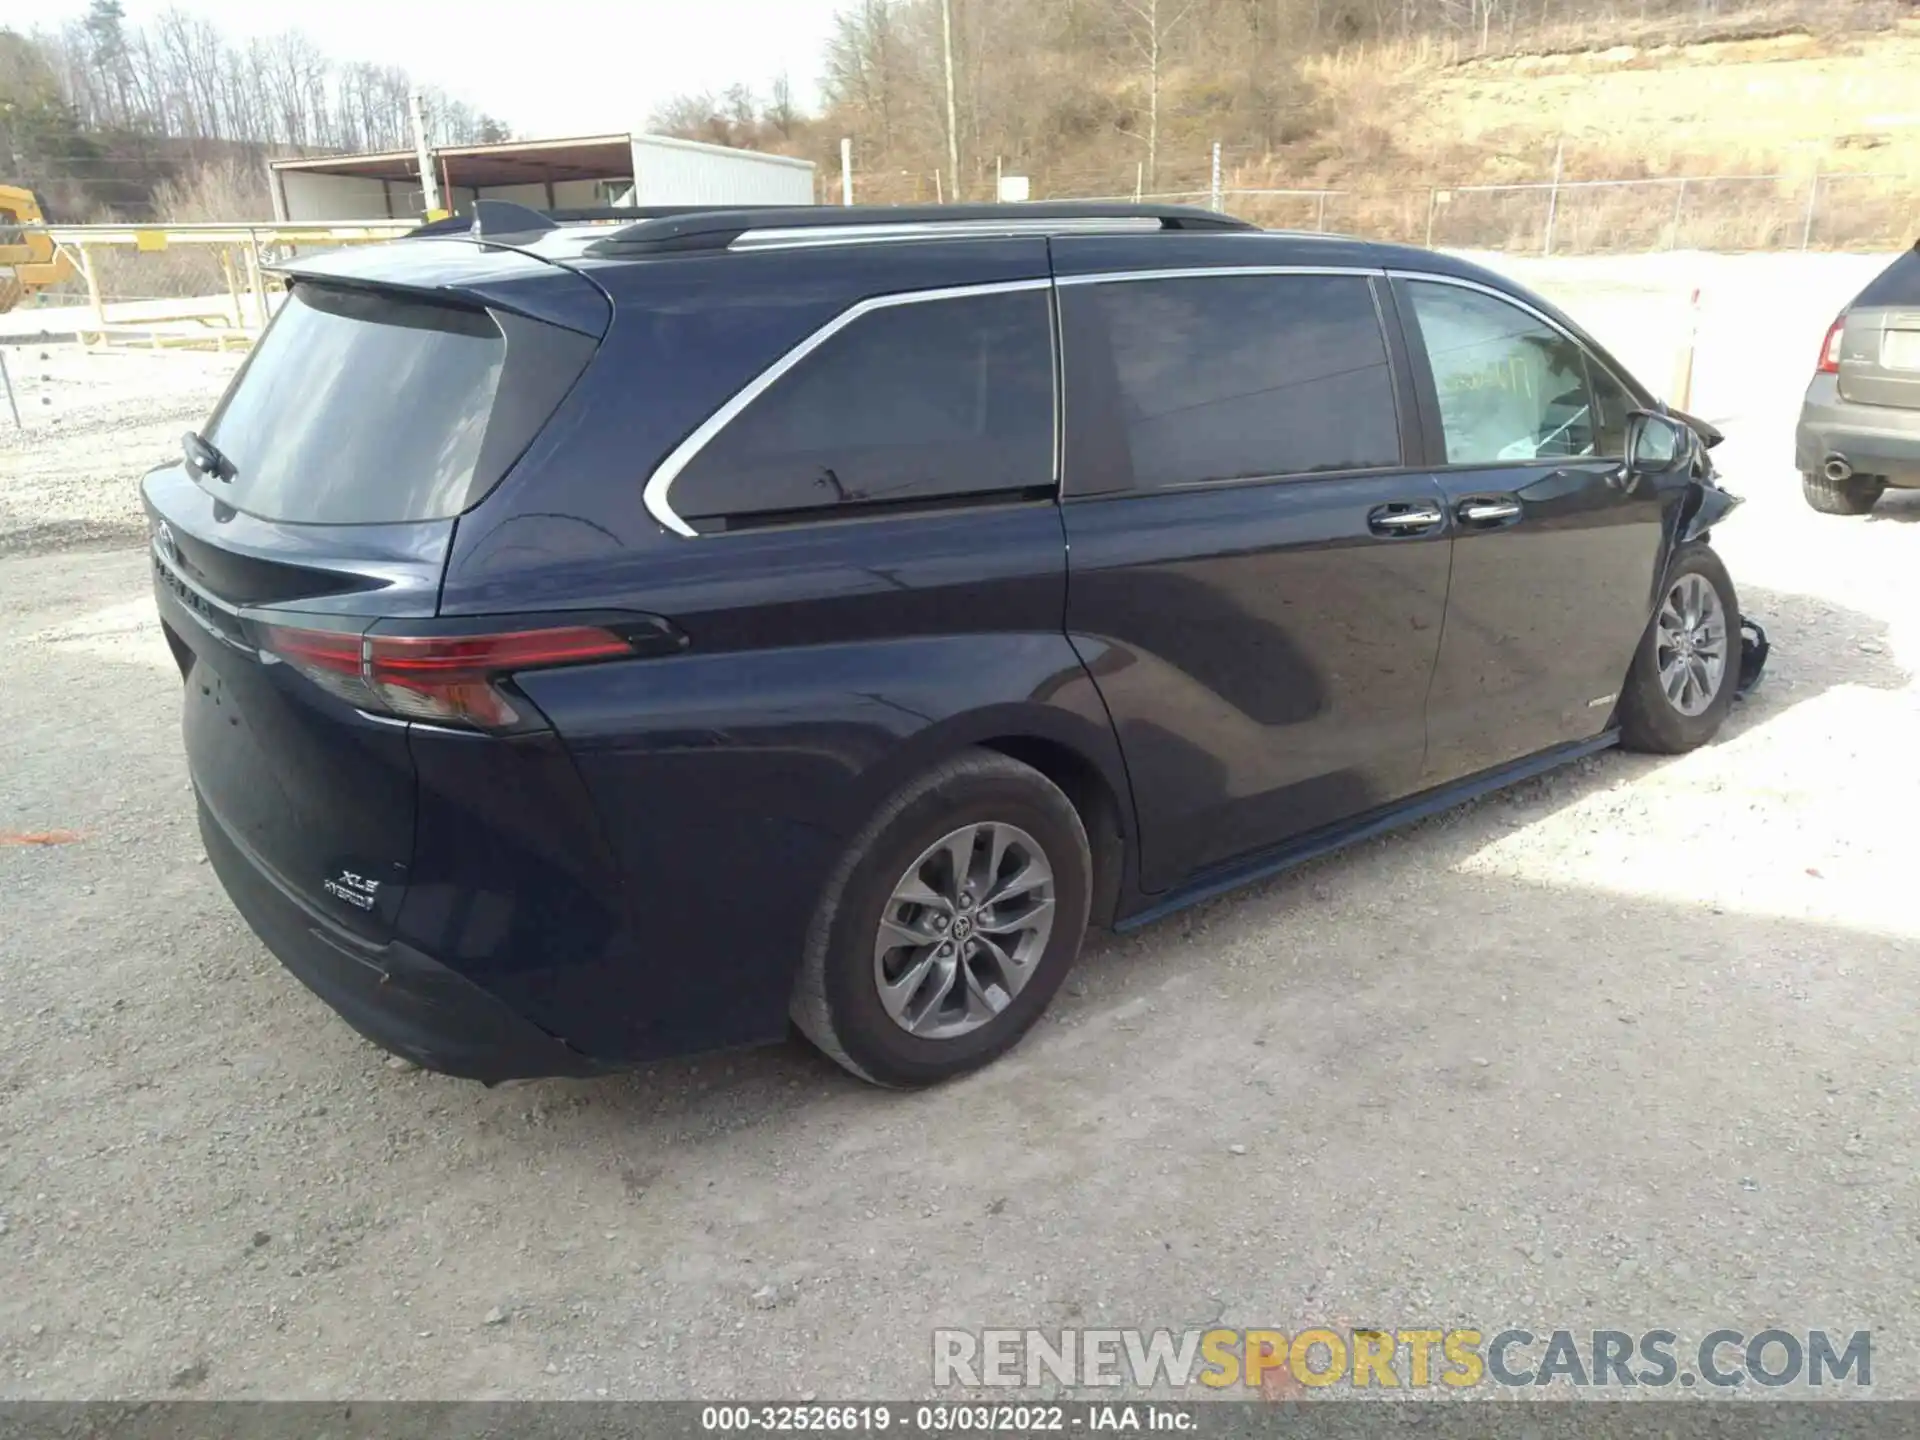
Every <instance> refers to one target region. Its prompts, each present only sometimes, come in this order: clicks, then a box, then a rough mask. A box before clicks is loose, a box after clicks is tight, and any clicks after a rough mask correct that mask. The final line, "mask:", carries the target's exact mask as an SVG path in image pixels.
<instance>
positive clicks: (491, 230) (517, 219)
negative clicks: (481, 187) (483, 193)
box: [472, 199, 560, 240]
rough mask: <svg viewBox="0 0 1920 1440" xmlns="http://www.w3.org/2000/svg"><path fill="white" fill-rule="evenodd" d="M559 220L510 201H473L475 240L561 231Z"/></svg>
mask: <svg viewBox="0 0 1920 1440" xmlns="http://www.w3.org/2000/svg"><path fill="white" fill-rule="evenodd" d="M559 228H560V222H559V221H557V220H555V219H554V218H553V217H552V216H551V215H544V214H542V213H541V212H540V211H538V210H533V209H530V208H528V207H527V206H525V205H516V204H514V203H513V202H512V201H511V200H479V199H476V200H475V201H474V202H473V229H472V234H473V238H474V239H476V240H498V239H501V238H503V237H504V236H508V235H538V234H540V233H541V232H542V231H546V230H558V229H559Z"/></svg>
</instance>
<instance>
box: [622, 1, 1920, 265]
mask: <svg viewBox="0 0 1920 1440" xmlns="http://www.w3.org/2000/svg"><path fill="white" fill-rule="evenodd" d="M949 3H950V6H951V13H952V16H953V35H954V39H953V80H954V98H953V107H952V111H951V116H952V120H951V125H950V124H949V118H948V115H949V112H948V110H947V108H946V104H945V85H944V81H945V77H946V65H945V58H946V47H945V45H944V43H943V35H942V27H941V24H940V19H941V6H940V3H939V0H850V3H848V4H847V5H846V6H845V8H844V9H843V10H842V12H841V13H840V15H839V17H838V20H837V22H836V29H835V33H834V36H833V39H832V41H831V43H830V45H829V48H828V52H827V56H826V74H825V78H824V80H823V91H824V94H825V98H826V105H825V108H824V113H822V114H820V115H818V116H816V117H801V118H800V119H799V120H798V122H797V124H796V123H793V121H792V117H791V116H789V117H788V123H785V124H782V125H781V126H780V127H779V128H778V131H777V132H776V131H775V129H774V127H773V126H772V125H770V124H769V123H768V122H767V120H766V118H765V116H764V115H762V117H761V118H760V119H758V120H756V119H755V118H754V117H755V114H756V112H755V109H754V102H753V97H752V95H751V92H749V91H747V90H745V89H744V88H741V87H736V89H735V90H734V91H732V92H730V93H729V95H728V96H726V97H722V98H721V99H720V100H714V99H713V98H712V97H702V96H690V97H682V98H681V99H680V100H679V101H676V102H675V103H674V104H673V105H672V106H670V107H668V108H667V109H666V110H665V111H663V112H662V115H661V116H660V117H659V118H660V119H661V120H662V121H664V122H665V123H666V124H667V126H668V128H670V129H674V130H678V131H680V133H688V134H695V135H698V136H700V137H701V138H707V139H717V140H725V141H731V142H732V143H749V144H760V145H766V146H768V147H769V148H779V149H785V150H789V151H791V152H794V153H802V154H806V155H808V156H810V157H811V158H813V159H814V160H815V161H816V162H817V163H818V164H819V165H820V166H821V169H822V171H823V173H825V174H826V175H828V176H829V177H831V176H833V175H835V174H837V172H838V168H839V156H838V146H839V139H840V137H841V136H843V135H844V136H851V137H852V139H853V143H854V156H855V173H856V181H857V185H856V189H857V193H858V194H859V196H860V198H862V199H867V200H882V201H916V200H917V201H928V200H933V199H935V198H936V197H941V198H948V199H951V198H955V197H956V196H957V197H960V198H966V199H986V198H990V197H991V196H992V195H993V193H994V177H995V175H996V173H999V172H1001V171H1004V172H1006V173H1012V174H1023V175H1026V176H1028V177H1029V178H1030V181H1031V186H1032V189H1031V193H1032V195H1033V196H1034V197H1035V198H1061V197H1076V196H1079V197H1093V196H1116V197H1117V196H1130V195H1132V194H1134V193H1135V192H1136V189H1138V190H1139V191H1142V192H1144V193H1146V194H1148V195H1162V196H1166V197H1168V198H1177V199H1189V200H1191V199H1204V198H1206V197H1207V196H1208V194H1209V191H1210V188H1211V178H1212V177H1211V172H1212V163H1213V146H1214V143H1215V142H1216V141H1217V142H1219V143H1220V145H1221V147H1222V158H1223V175H1222V179H1223V181H1224V183H1225V187H1226V189H1227V191H1228V194H1227V196H1226V202H1227V204H1228V207H1229V208H1231V209H1234V210H1236V211H1239V212H1241V213H1246V214H1249V215H1251V216H1253V217H1254V218H1258V219H1262V220H1265V221H1267V222H1269V223H1280V224H1295V225H1316V224H1322V223H1324V224H1326V225H1327V226H1328V227H1329V228H1340V229H1347V230H1355V231H1360V232H1362V233H1380V234H1393V235H1399V236H1404V237H1406V238H1413V239H1425V238H1427V236H1428V235H1429V234H1430V233H1431V234H1433V236H1434V238H1436V239H1437V240H1444V241H1450V242H1452V243H1461V244H1494V245H1511V246H1516V247H1520V248H1525V247H1526V246H1528V245H1530V244H1534V243H1537V242H1540V241H1543V240H1544V229H1545V202H1544V199H1543V198H1542V197H1538V196H1534V195H1531V194H1526V193H1520V194H1498V195H1494V194H1486V193H1482V192H1478V191H1474V190H1471V189H1463V188H1462V187H1473V186H1491V185H1517V184H1528V183H1539V182H1545V181H1547V180H1549V179H1550V178H1551V177H1552V176H1553V175H1554V173H1555V166H1556V157H1557V163H1558V165H1559V167H1560V171H1561V174H1562V176H1563V178H1564V179H1565V180H1567V181H1598V180H1616V179H1633V178H1658V179H1661V180H1666V181H1671V180H1675V179H1677V177H1682V176H1685V177H1691V178H1690V180H1689V184H1688V186H1687V188H1686V192H1685V194H1681V193H1680V191H1679V188H1678V186H1677V185H1670V186H1648V187H1642V188H1638V189H1635V190H1613V191H1598V190H1596V191H1591V192H1587V191H1581V190H1578V189H1576V190H1574V191H1570V192H1563V194H1562V197H1561V203H1560V207H1559V212H1558V213H1557V214H1556V222H1555V223H1556V229H1558V228H1559V227H1560V226H1567V227H1570V230H1569V231H1568V233H1569V234H1570V235H1573V236H1575V237H1576V238H1579V239H1581V240H1582V241H1583V242H1585V243H1592V244H1604V243H1606V242H1607V241H1608V240H1609V238H1613V239H1617V241H1618V242H1619V243H1621V244H1630V245H1634V246H1644V245H1649V244H1651V245H1663V244H1680V243H1689V244H1708V245H1727V246H1738V247H1749V246H1772V245H1777V244H1782V243H1794V244H1798V243H1799V242H1800V240H1801V239H1802V238H1803V237H1804V238H1808V239H1810V240H1811V241H1812V242H1813V243H1821V244H1842V245H1850V244H1862V245H1865V244H1882V243H1887V242H1888V241H1890V240H1891V239H1893V238H1896V237H1899V236H1903V235H1905V234H1907V233H1908V232H1910V231H1913V230H1916V229H1920V215H1917V214H1915V213H1914V203H1915V193H1916V188H1920V82H1917V81H1916V77H1920V4H1916V3H1915V0H1771V3H1770V0H1759V3H1754V4H1741V3H1738V0H1185V3H1182V0H1057V3H1055V4H1052V5H1049V6H1047V7H1045V8H1044V9H1042V8H1040V7H1034V6H1032V5H1030V4H1020V3H1016V0H949ZM950 136H951V142H952V143H951V147H950V144H949V139H950ZM1816 173H1817V174H1819V175H1821V176H1823V177H1834V176H1844V177H1846V178H1837V179H1836V178H1824V179H1822V180H1821V181H1820V183H1819V186H1818V192H1817V193H1814V186H1813V177H1814V176H1815V174H1816ZM1769 176H1784V177H1787V178H1786V179H1784V180H1782V181H1778V182H1776V181H1772V180H1768V179H1763V178H1760V177H1769ZM1715 177H1743V178H1739V179H1733V180H1729V179H1724V178H1715ZM1864 177H1872V178H1864ZM1260 190H1309V191H1318V190H1329V191H1336V192H1342V193H1339V194H1335V195H1330V196H1328V197H1326V198H1325V199H1324V200H1323V199H1322V198H1321V197H1320V196H1318V195H1308V196H1299V197H1286V196H1279V195H1260V194H1255V193H1248V192H1254V191H1260ZM1810 203H1811V213H1812V216H1813V224H1812V226H1811V227H1810V228H1809V226H1808V215H1809V205H1810Z"/></svg>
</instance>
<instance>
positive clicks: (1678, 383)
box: [1668, 286, 1700, 410]
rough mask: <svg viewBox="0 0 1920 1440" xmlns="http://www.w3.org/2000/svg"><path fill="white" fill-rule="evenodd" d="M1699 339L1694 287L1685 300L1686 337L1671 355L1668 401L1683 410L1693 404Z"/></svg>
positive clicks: (1698, 314) (1697, 308) (1696, 290)
mask: <svg viewBox="0 0 1920 1440" xmlns="http://www.w3.org/2000/svg"><path fill="white" fill-rule="evenodd" d="M1699 341H1700V290H1699V287H1698V286H1695V287H1694V291H1693V296H1692V298H1691V299H1689V300H1688V302H1687V337H1686V341H1685V343H1683V344H1682V345H1681V346H1680V349H1679V352H1678V353H1677V354H1676V355H1675V356H1674V357H1673V393H1672V394H1671V395H1670V396H1669V397H1668V403H1669V404H1670V405H1672V406H1674V407H1675V408H1676V409H1680V410H1684V409H1686V408H1687V407H1688V406H1689V405H1691V404H1693V352H1694V349H1695V347H1696V346H1697V345H1698V344H1699Z"/></svg>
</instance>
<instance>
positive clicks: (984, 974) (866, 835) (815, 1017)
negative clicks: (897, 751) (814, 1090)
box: [791, 750, 1093, 1088]
mask: <svg viewBox="0 0 1920 1440" xmlns="http://www.w3.org/2000/svg"><path fill="white" fill-rule="evenodd" d="M956 837H964V838H960V839H956ZM957 855H964V856H966V857H968V858H967V859H966V860H965V862H964V870H965V878H961V871H962V869H963V862H962V861H960V860H958V859H956V858H955V857H956V856H957ZM996 867H997V868H996ZM1042 873H1045V874H1046V875H1047V879H1046V880H1045V881H1044V882H1035V881H1034V880H1033V878H1032V877H1034V876H1035V875H1038V874H1042ZM1092 890H1093V861H1092V857H1091V854H1090V852H1089V849H1088V845H1087V832H1086V828H1085V827H1084V825H1082V823H1081V820H1080V815H1079V812H1077V811H1076V810H1075V809H1074V807H1073V802H1072V801H1070V800H1068V799H1067V797H1066V796H1065V795H1064V794H1063V793H1062V792H1061V791H1060V788H1059V787H1058V786H1056V785H1055V784H1054V783H1053V782H1052V781H1050V780H1048V779H1047V778H1046V776H1044V775H1042V774H1041V773H1040V772H1039V771H1037V770H1035V769H1033V768H1032V767H1031V766H1027V765H1022V764H1021V763H1020V762H1019V761H1017V760H1012V759H1009V758H1008V757H1006V756H1004V755H1000V754H996V753H994V752H992V751H988V750H968V751H965V752H963V753H961V754H959V755H956V756H955V757H953V758H952V759H951V760H948V761H946V762H945V763H944V764H942V765H940V766H938V767H937V768H935V769H933V770H931V771H929V772H928V773H926V774H925V775H922V776H921V777H919V778H918V779H917V780H914V781H912V782H911V783H909V784H908V785H906V786H904V787H903V788H902V789H900V790H899V791H897V792H896V793H895V794H894V795H893V797H892V798H891V799H889V800H888V801H887V803H886V804H884V805H882V806H881V807H880V811H879V813H878V814H877V815H875V816H874V818H873V820H872V821H871V822H870V823H869V824H868V825H867V827H866V828H865V829H864V830H863V831H862V832H861V833H860V835H859V836H858V837H857V838H856V839H855V840H854V842H853V843H852V845H850V846H849V847H848V849H847V853H846V855H845V857H844V858H843V859H842V860H841V862H840V864H839V866H838V867H837V868H836V870H835V872H834V874H833V875H832V877H830V878H829V880H828V882H827V886H826V890H825V893H824V895H823V897H822V900H821V903H820V909H819V911H818V913H817V914H816V915H815V918H814V923H813V927H812V929H811V931H810V932H809V934H808V937H807V948H806V954H805V956H804V958H803V960H802V962H801V967H800V975H799V978H798V980H797V981H796V983H795V985H794V992H793V1000H792V1006H791V1010H792V1015H793V1020H794V1023H795V1024H796V1025H798V1026H799V1028H800V1031H801V1033H802V1034H804V1035H805V1036H806V1037H807V1038H808V1039H809V1040H811V1041H812V1042H813V1043H814V1044H815V1045H817V1046H818V1047H819V1048H820V1049H821V1050H822V1051H823V1052H824V1053H825V1054H826V1055H827V1056H828V1057H829V1058H830V1059H832V1060H835V1061H837V1062H838V1063H839V1064H841V1065H842V1066H844V1067H845V1068H846V1069H848V1070H850V1071H852V1072H853V1073H854V1074H855V1075H858V1076H859V1077H860V1078H861V1079H863V1080H868V1081H871V1082H872V1083H874V1084H876V1085H887V1086H895V1087H902V1088H904V1087H909V1086H918V1085H931V1084H935V1083H937V1082H939V1081H941V1080H947V1079H950V1078H952V1077H953V1076H956V1075H963V1074H965V1073H966V1072H968V1071H970V1070H976V1069H978V1068H979V1067H980V1066H982V1065H985V1064H986V1063H987V1062H988V1061H990V1060H993V1059H995V1058H996V1057H997V1056H999V1055H1001V1054H1003V1053H1004V1052H1005V1051H1006V1050H1008V1049H1009V1048H1011V1047H1012V1046H1013V1044H1014V1043H1015V1042H1016V1041H1018V1040H1019V1039H1020V1037H1021V1036H1022V1035H1024V1034H1025V1033H1026V1032H1027V1030H1028V1029H1029V1028H1030V1027H1031V1026H1032V1025H1033V1023H1034V1021H1036V1020H1038V1019H1039V1018H1040V1015H1041V1013H1042V1012H1043V1011H1044V1010H1045V1009H1046V1008H1047V1004H1048V1002H1049V1001H1050V1000H1052V998H1053V995H1054V992H1055V991H1056V990H1058V989H1059V988H1060V983H1061V981H1062V980H1064V979H1065V978H1066V974H1067V971H1068V970H1069V969H1070V968H1071V967H1072V965H1073V961H1074V958H1075V957H1076V956H1077V955H1078V954H1079V952H1080V942H1081V939H1082V938H1083V937H1084V935H1085V934H1086V928H1087V909H1088V902H1089V898H1090V896H1091V894H1092ZM995 896H999V897H1000V899H999V900H998V901H996V900H995V898H994V897H995ZM1017 927H1025V928H1017ZM922 934H924V935H925V936H926V938H927V940H928V941H931V942H933V943H930V944H925V945H922V944H919V943H917V942H916V941H915V940H914V939H912V938H911V937H916V936H919V935H922ZM969 937H971V938H969ZM943 944H944V945H946V946H947V950H946V951H942V950H941V948H940V947H941V945H943ZM916 974H918V975H923V976H924V977H925V978H924V979H923V980H919V981H915V980H914V979H913V976H915V975H916ZM896 1016H898V1017H899V1018H896Z"/></svg>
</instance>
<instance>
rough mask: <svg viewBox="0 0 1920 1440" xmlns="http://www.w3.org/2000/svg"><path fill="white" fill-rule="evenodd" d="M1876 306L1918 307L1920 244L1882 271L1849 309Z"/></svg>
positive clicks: (1919, 292)
mask: <svg viewBox="0 0 1920 1440" xmlns="http://www.w3.org/2000/svg"><path fill="white" fill-rule="evenodd" d="M1878 305H1920V244H1917V245H1915V246H1914V247H1913V249H1911V250H1909V251H1907V253H1906V254H1904V255H1902V256H1901V257H1900V258H1899V259H1898V260H1896V261H1894V262H1893V264H1891V265H1889V266H1888V267H1887V268H1886V269H1885V270H1882V271H1881V272H1880V274H1879V275H1878V276H1877V277H1875V279H1874V282H1873V283H1872V284H1871V285H1869V286H1867V288H1866V289H1864V290H1862V291H1861V292H1860V295H1859V298H1857V299H1856V300H1855V301H1854V302H1853V306H1852V307H1851V308H1854V309H1865V308H1868V307H1870V306H1878Z"/></svg>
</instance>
